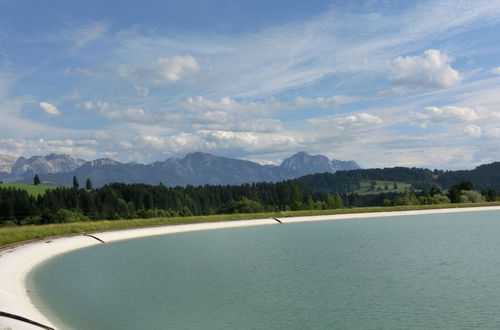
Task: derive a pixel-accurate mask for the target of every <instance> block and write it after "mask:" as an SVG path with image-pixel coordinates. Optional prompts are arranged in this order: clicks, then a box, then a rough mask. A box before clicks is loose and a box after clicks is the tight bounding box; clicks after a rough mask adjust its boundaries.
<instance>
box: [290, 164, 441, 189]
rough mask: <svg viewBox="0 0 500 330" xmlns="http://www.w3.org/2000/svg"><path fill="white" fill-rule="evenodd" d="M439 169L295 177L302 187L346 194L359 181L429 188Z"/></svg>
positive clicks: (364, 171) (388, 169) (355, 171)
mask: <svg viewBox="0 0 500 330" xmlns="http://www.w3.org/2000/svg"><path fill="white" fill-rule="evenodd" d="M439 173H440V172H439V171H431V170H429V169H424V168H408V167H393V168H374V169H360V170H349V171H338V172H335V173H321V174H312V175H307V176H303V177H301V178H298V179H296V182H297V183H299V184H300V185H301V186H302V187H304V188H306V189H309V190H311V191H317V192H323V193H340V194H347V193H349V192H352V191H355V190H357V189H359V188H360V182H361V181H367V180H379V181H395V182H396V181H397V182H405V183H409V184H411V186H412V188H413V189H419V190H425V189H427V190H429V189H430V188H431V187H432V186H433V185H435V179H434V178H435V177H436V176H438V175H439Z"/></svg>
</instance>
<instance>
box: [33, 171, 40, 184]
mask: <svg viewBox="0 0 500 330" xmlns="http://www.w3.org/2000/svg"><path fill="white" fill-rule="evenodd" d="M33 184H34V185H35V186H38V185H39V184H40V177H39V176H38V174H35V177H34V178H33Z"/></svg>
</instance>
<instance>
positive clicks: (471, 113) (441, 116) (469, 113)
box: [413, 106, 479, 127]
mask: <svg viewBox="0 0 500 330" xmlns="http://www.w3.org/2000/svg"><path fill="white" fill-rule="evenodd" d="M478 118H479V116H478V113H477V110H476V109H473V108H469V107H457V106H444V107H425V108H424V111H423V112H420V113H415V114H414V118H413V122H414V123H416V124H418V125H421V126H422V127H425V126H426V125H427V124H428V123H429V122H435V123H458V122H470V121H475V120H477V119H478Z"/></svg>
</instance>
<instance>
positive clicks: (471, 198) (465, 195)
mask: <svg viewBox="0 0 500 330" xmlns="http://www.w3.org/2000/svg"><path fill="white" fill-rule="evenodd" d="M459 200H460V203H481V202H484V201H485V199H484V197H483V195H481V193H479V192H478V191H475V190H462V191H460V197H459Z"/></svg>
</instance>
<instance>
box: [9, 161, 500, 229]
mask: <svg viewBox="0 0 500 330" xmlns="http://www.w3.org/2000/svg"><path fill="white" fill-rule="evenodd" d="M414 175H415V176H416V177H417V178H418V179H419V180H421V179H426V178H428V177H429V176H432V172H430V171H429V172H422V173H416V174H414ZM381 177H383V176H381ZM318 178H322V176H318ZM383 178H387V177H383ZM408 179H411V175H410V174H408ZM75 180H76V179H75ZM35 181H36V180H35ZM343 184H345V185H348V184H349V183H348V182H344V183H343V182H342V181H341V182H340V183H338V185H343ZM497 195H498V192H497V191H496V190H493V189H489V190H485V191H483V192H482V193H479V192H477V191H475V190H474V185H473V183H471V182H461V183H457V184H455V185H453V186H452V187H451V188H450V189H449V190H448V192H447V193H444V192H442V191H441V190H440V189H439V188H438V187H437V186H435V185H434V186H431V187H430V188H429V189H421V190H405V191H404V192H380V193H374V194H358V193H353V192H347V193H342V192H340V193H332V192H326V191H322V190H321V189H311V188H310V187H307V185H303V184H300V180H289V181H283V182H278V183H253V184H243V185H234V186H230V185H226V186H221V185H204V186H196V187H195V186H187V187H165V186H163V185H158V186H153V185H146V184H123V183H113V184H108V185H105V186H103V187H101V188H97V189H93V188H92V185H91V183H90V182H88V181H87V184H86V187H85V188H80V187H79V186H78V184H75V185H74V187H73V188H63V187H60V188H55V189H49V190H47V191H46V192H45V193H44V194H41V195H39V196H37V197H35V196H33V195H30V194H29V193H28V192H27V191H26V190H22V189H16V188H13V187H10V188H1V189H0V225H25V224H49V223H63V222H74V221H91V220H101V219H109V220H114V219H132V218H152V217H182V216H191V215H211V214H232V213H257V212H274V211H288V210H313V209H336V208H343V207H363V206H390V205H418V204H443V203H450V202H452V203H458V202H482V201H494V200H496V198H497Z"/></svg>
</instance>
